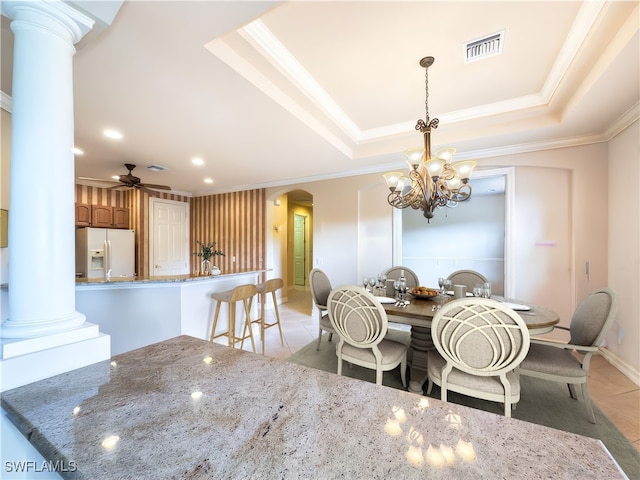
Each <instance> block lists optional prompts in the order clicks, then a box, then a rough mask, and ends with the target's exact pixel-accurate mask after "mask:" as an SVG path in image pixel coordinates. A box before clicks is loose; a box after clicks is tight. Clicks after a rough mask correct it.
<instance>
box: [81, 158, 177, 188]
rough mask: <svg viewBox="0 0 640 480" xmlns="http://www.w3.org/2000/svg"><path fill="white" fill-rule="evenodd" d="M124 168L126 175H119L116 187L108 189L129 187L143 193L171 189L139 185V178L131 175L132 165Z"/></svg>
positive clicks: (153, 185)
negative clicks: (126, 171)
mask: <svg viewBox="0 0 640 480" xmlns="http://www.w3.org/2000/svg"><path fill="white" fill-rule="evenodd" d="M124 166H125V167H126V169H127V170H129V172H128V173H127V174H125V175H120V176H119V177H118V181H119V182H120V183H119V184H118V185H113V186H111V187H108V188H109V189H112V188H122V187H129V188H137V189H139V190H144V191H146V192H148V193H156V192H154V191H153V190H171V187H169V186H167V185H155V184H153V183H141V182H140V178H139V177H136V176H135V175H133V174H132V173H131V172H132V171H133V169H134V168H136V166H135V165H133V164H132V163H125V164H124ZM78 179H80V180H98V179H95V178H88V177H78ZM99 181H101V182H103V181H104V180H99ZM111 183H112V182H111Z"/></svg>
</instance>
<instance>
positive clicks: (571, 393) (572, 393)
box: [567, 383, 578, 400]
mask: <svg viewBox="0 0 640 480" xmlns="http://www.w3.org/2000/svg"><path fill="white" fill-rule="evenodd" d="M567 387H569V396H570V397H571V398H573V399H574V400H577V399H578V396H577V395H576V387H574V386H573V383H567Z"/></svg>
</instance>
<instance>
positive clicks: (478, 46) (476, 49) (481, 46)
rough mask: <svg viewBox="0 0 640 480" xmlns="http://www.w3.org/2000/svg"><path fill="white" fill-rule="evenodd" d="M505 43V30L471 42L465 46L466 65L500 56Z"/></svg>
mask: <svg viewBox="0 0 640 480" xmlns="http://www.w3.org/2000/svg"><path fill="white" fill-rule="evenodd" d="M503 43H504V30H503V31H501V32H498V33H493V34H491V35H488V36H486V37H482V38H478V39H476V40H471V41H470V42H467V43H465V44H464V45H463V48H464V56H465V59H464V63H469V62H475V61H476V60H481V59H483V58H487V57H492V56H494V55H500V54H501V53H502V45H503Z"/></svg>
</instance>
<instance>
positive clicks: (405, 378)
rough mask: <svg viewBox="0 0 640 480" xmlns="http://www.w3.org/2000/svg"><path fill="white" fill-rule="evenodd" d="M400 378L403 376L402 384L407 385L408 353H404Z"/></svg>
mask: <svg viewBox="0 0 640 480" xmlns="http://www.w3.org/2000/svg"><path fill="white" fill-rule="evenodd" d="M400 378H402V386H403V387H405V388H406V387H407V354H406V353H405V354H404V358H403V359H402V362H401V363H400Z"/></svg>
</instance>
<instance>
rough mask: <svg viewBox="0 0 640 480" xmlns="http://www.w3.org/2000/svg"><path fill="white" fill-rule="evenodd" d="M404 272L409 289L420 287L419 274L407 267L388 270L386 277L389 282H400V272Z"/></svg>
mask: <svg viewBox="0 0 640 480" xmlns="http://www.w3.org/2000/svg"><path fill="white" fill-rule="evenodd" d="M403 270H404V279H405V281H406V282H407V288H409V289H411V288H413V287H417V286H419V285H420V279H419V278H418V274H417V273H416V272H414V271H413V270H411V269H410V268H407V267H402V266H397V267H391V268H389V269H387V271H386V272H385V275H386V276H387V279H388V280H398V279H399V278H400V272H401V271H403Z"/></svg>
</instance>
